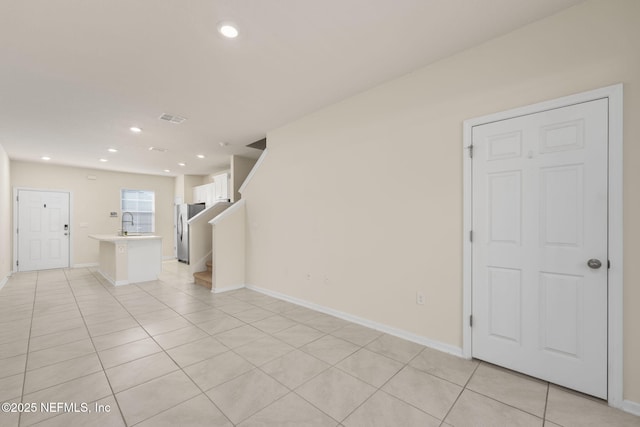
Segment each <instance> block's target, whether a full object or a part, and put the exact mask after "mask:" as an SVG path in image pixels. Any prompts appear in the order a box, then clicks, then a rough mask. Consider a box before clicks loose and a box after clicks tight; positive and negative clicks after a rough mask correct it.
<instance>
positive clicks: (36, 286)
mask: <svg viewBox="0 0 640 427" xmlns="http://www.w3.org/2000/svg"><path fill="white" fill-rule="evenodd" d="M39 280H40V272H37V273H36V283H35V285H34V286H33V308H32V309H31V310H32V311H31V324H30V325H29V340H28V341H27V355H26V356H25V359H24V375H23V377H22V393H21V395H20V402H21V403H22V402H24V386H25V384H26V383H27V366H29V347H30V345H31V330H32V328H33V314H34V312H35V309H36V298H37V296H38V295H37V292H38V282H39ZM21 424H22V411H19V413H18V426H20V425H21Z"/></svg>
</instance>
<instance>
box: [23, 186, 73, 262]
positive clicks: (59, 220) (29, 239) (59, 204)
mask: <svg viewBox="0 0 640 427" xmlns="http://www.w3.org/2000/svg"><path fill="white" fill-rule="evenodd" d="M17 203H18V260H17V261H18V271H33V270H46V269H51V268H66V267H69V232H70V224H69V193H65V192H56V191H32V190H19V191H18V202H17Z"/></svg>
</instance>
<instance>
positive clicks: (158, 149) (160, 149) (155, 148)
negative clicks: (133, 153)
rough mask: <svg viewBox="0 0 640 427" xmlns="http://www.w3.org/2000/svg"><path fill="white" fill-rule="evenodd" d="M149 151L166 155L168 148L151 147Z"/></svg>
mask: <svg viewBox="0 0 640 427" xmlns="http://www.w3.org/2000/svg"><path fill="white" fill-rule="evenodd" d="M149 151H157V152H158V153H166V152H167V149H166V148H159V147H149Z"/></svg>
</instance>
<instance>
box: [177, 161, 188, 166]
mask: <svg viewBox="0 0 640 427" xmlns="http://www.w3.org/2000/svg"><path fill="white" fill-rule="evenodd" d="M178 166H187V164H186V163H185V162H180V163H178Z"/></svg>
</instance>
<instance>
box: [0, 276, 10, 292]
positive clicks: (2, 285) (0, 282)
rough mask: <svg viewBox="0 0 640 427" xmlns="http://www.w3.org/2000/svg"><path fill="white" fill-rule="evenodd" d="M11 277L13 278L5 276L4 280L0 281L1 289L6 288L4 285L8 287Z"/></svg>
mask: <svg viewBox="0 0 640 427" xmlns="http://www.w3.org/2000/svg"><path fill="white" fill-rule="evenodd" d="M9 277H11V274H9V275H7V276H5V277H4V278H3V279H2V280H0V289H2V288H4V285H6V284H7V282H8V281H9Z"/></svg>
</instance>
